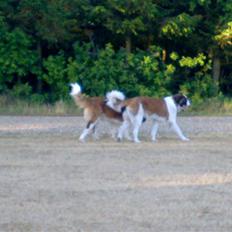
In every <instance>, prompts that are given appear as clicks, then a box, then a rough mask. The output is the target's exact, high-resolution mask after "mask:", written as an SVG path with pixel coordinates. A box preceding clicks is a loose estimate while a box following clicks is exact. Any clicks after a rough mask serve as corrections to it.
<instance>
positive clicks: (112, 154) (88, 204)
mask: <svg viewBox="0 0 232 232" xmlns="http://www.w3.org/2000/svg"><path fill="white" fill-rule="evenodd" d="M179 122H180V126H181V128H182V129H183V131H184V133H185V134H186V135H187V136H188V137H190V139H191V141H190V142H182V141H179V140H178V139H177V138H176V136H175V135H174V134H173V132H170V131H169V128H167V127H166V126H162V127H161V128H160V132H159V140H158V142H156V143H152V142H150V139H149V131H148V130H149V127H150V122H148V123H147V124H145V125H144V126H143V130H142V133H141V137H142V141H143V142H142V143H141V144H133V143H131V142H127V141H125V142H123V143H117V142H115V141H114V140H113V139H112V138H111V137H110V136H108V135H107V132H108V131H109V128H108V127H106V126H105V124H104V123H103V124H101V125H99V128H98V129H99V131H100V132H99V134H100V135H101V134H103V135H102V136H101V138H100V139H99V140H98V141H94V140H93V139H90V140H89V141H88V142H86V143H79V142H78V136H79V134H80V132H81V130H82V129H83V127H84V124H83V120H82V118H79V117H0V231H3V232H8V231H9V232H12V231H23V232H27V231H33V232H34V231H36V232H37V231H52V232H53V231H54V232H66V231H67V232H72V231H73V232H74V231H75V232H76V231H81V232H85V231H91V232H92V231H99V232H104V231H110V232H111V231H133V232H135V231H141V232H144V231H145V232H146V231H152V232H153V231H167V232H170V231H171V232H172V231H176V232H182V231H183V232H189V231H194V232H195V231H201V232H208V231H209V232H214V231H215V232H219V231H220V232H223V231H225V232H229V231H231V228H232V220H231V218H232V208H231V205H232V198H231V196H232V168H231V167H232V145H231V144H232V118H230V117H183V118H180V119H179Z"/></svg>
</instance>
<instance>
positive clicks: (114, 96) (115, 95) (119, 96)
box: [106, 90, 126, 112]
mask: <svg viewBox="0 0 232 232" xmlns="http://www.w3.org/2000/svg"><path fill="white" fill-rule="evenodd" d="M125 98H126V97H125V95H124V94H123V93H122V92H120V91H118V90H112V91H110V92H108V93H107V94H106V104H107V105H108V106H109V107H110V108H112V109H114V110H116V111H118V112H121V110H122V107H123V106H122V105H121V103H122V101H124V100H125Z"/></svg>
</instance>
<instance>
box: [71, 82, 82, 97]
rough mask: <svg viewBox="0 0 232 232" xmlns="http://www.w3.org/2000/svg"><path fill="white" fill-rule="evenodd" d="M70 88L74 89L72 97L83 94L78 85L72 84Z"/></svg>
mask: <svg viewBox="0 0 232 232" xmlns="http://www.w3.org/2000/svg"><path fill="white" fill-rule="evenodd" d="M70 86H71V87H72V90H71V92H70V95H71V96H75V95H78V94H80V93H81V87H80V85H79V84H78V83H71V84H70Z"/></svg>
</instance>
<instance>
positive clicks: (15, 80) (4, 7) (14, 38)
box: [0, 0, 232, 102]
mask: <svg viewBox="0 0 232 232" xmlns="http://www.w3.org/2000/svg"><path fill="white" fill-rule="evenodd" d="M231 62H232V4H231V1H230V0H189V1H180V0H179V1H172V0H163V1H157V0H146V1H144V0H127V1H124V0H49V1H47V0H33V1H31V0H0V94H6V95H12V96H16V97H20V98H25V99H30V100H32V101H35V102H55V101H57V100H60V99H68V97H69V96H68V88H69V85H68V84H69V83H70V82H76V81H78V82H79V83H80V84H81V85H82V86H83V89H84V92H85V93H86V94H89V95H103V94H105V93H106V92H107V91H108V90H111V89H120V90H123V91H124V92H125V93H126V95H127V96H135V95H149V96H164V95H167V94H171V93H176V92H178V91H182V92H183V93H185V94H188V95H189V96H190V97H191V98H192V99H193V100H194V101H195V102H200V101H201V100H202V99H204V98H208V97H213V96H218V95H220V96H221V95H227V96H232V94H231V87H232V74H231V73H232V72H231V71H232V66H231Z"/></svg>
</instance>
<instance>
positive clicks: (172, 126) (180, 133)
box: [170, 121, 189, 141]
mask: <svg viewBox="0 0 232 232" xmlns="http://www.w3.org/2000/svg"><path fill="white" fill-rule="evenodd" d="M170 124H171V128H172V129H173V130H174V131H175V132H176V134H177V135H178V136H179V138H180V139H181V140H183V141H189V139H188V138H187V137H185V136H184V135H183V133H182V131H181V129H180V127H179V126H178V125H177V123H176V122H174V121H173V122H170Z"/></svg>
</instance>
